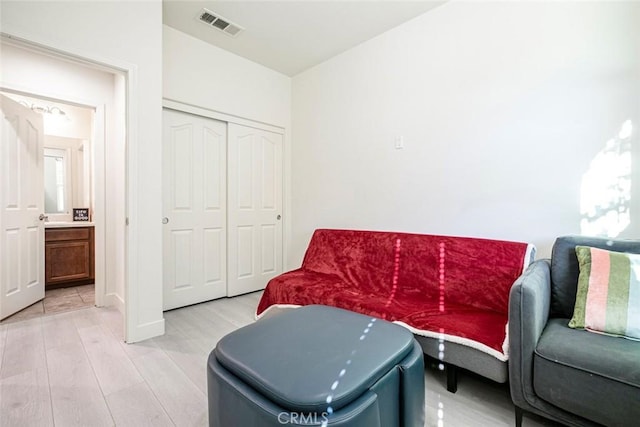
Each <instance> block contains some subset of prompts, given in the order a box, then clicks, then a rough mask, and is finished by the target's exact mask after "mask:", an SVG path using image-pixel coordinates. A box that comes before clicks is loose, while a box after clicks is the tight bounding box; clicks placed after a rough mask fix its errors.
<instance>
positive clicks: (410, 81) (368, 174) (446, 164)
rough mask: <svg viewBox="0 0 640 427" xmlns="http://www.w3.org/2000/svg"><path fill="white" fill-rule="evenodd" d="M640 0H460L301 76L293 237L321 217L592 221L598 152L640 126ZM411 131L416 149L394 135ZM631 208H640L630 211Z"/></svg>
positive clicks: (333, 221)
mask: <svg viewBox="0 0 640 427" xmlns="http://www.w3.org/2000/svg"><path fill="white" fill-rule="evenodd" d="M638 22H640V3H609V2H607V3H605V2H593V3H586V2H585V3H583V2H528V3H524V2H520V3H507V2H493V3H490V2H477V3H475V2H474V3H471V2H452V3H447V4H445V5H443V6H441V7H439V8H436V9H434V10H432V11H429V12H427V13H426V14H424V15H422V16H420V17H418V18H416V19H414V20H412V21H410V22H408V23H406V24H403V25H401V26H400V27H397V28H395V29H393V30H391V31H389V32H387V33H385V34H383V35H381V36H379V37H377V38H375V39H372V40H369V41H367V42H365V43H363V44H362V45H360V46H357V47H355V48H353V49H351V50H349V51H347V52H345V53H344V54H341V55H339V56H337V57H335V58H332V59H330V60H329V61H327V62H325V63H323V64H320V65H318V66H316V67H315V68H312V69H310V70H308V71H306V72H304V73H301V74H300V75H297V76H295V77H294V79H293V141H294V144H293V176H292V182H293V218H294V223H293V234H292V237H293V250H292V257H291V259H290V264H291V265H299V263H300V260H301V257H302V255H303V252H304V249H305V248H306V245H307V242H308V239H309V237H310V235H311V233H312V231H313V230H314V229H315V228H318V227H345V228H347V227H354V228H361V229H382V230H399V231H411V232H424V233H431V234H450V235H468V236H479V237H487V238H499V239H509V240H520V241H528V242H533V243H535V244H536V245H537V246H538V250H539V256H548V255H549V254H550V247H551V245H552V244H553V241H554V239H555V237H556V236H559V235H564V234H570V233H575V234H578V233H580V211H579V209H580V205H579V203H580V183H581V178H582V175H583V174H584V173H585V172H586V170H587V169H588V167H589V162H590V160H591V159H592V158H593V157H594V156H595V155H596V153H598V151H599V150H600V149H601V148H603V147H604V145H605V143H606V141H608V140H609V139H610V138H612V137H614V136H616V135H617V133H618V131H619V129H620V126H621V125H622V123H623V122H624V121H625V120H627V119H631V120H632V122H633V124H634V125H635V134H634V137H633V138H634V146H635V149H634V150H635V154H634V156H635V158H634V164H635V165H636V166H635V171H634V174H635V178H634V179H635V182H634V184H633V189H634V193H635V197H634V198H633V199H632V203H633V206H632V208H633V209H634V210H633V212H635V218H636V219H635V221H634V222H633V223H632V224H631V226H630V227H628V228H627V230H626V231H625V233H624V234H623V236H635V237H636V238H637V237H638V234H639V231H640V223H639V222H640V220H639V219H638V218H640V216H639V215H638V212H640V191H638V190H639V189H640V167H638V166H637V165H638V164H640V155H639V149H638V142H640V138H638V136H637V135H638V131H640V25H638ZM397 136H403V137H404V144H405V148H404V149H403V150H395V149H394V139H395V137H397ZM632 217H634V215H633V213H632Z"/></svg>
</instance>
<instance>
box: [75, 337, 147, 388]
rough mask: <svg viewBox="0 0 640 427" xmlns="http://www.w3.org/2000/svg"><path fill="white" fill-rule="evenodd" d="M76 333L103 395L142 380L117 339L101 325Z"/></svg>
mask: <svg viewBox="0 0 640 427" xmlns="http://www.w3.org/2000/svg"><path fill="white" fill-rule="evenodd" d="M78 333H79V334H80V339H81V340H82V344H83V345H84V349H85V351H86V352H87V356H88V357H89V362H90V363H91V366H92V367H93V372H94V374H95V376H96V378H97V379H98V383H99V384H100V388H101V389H102V393H103V394H104V395H105V396H108V395H109V394H111V393H114V392H116V391H119V390H123V389H125V388H129V387H131V386H132V385H135V384H139V383H141V382H143V379H142V377H141V376H140V375H139V374H138V371H137V370H136V368H135V366H134V365H133V363H132V362H131V359H129V358H128V357H127V354H126V353H125V352H124V350H123V349H122V347H120V344H119V342H118V340H117V339H116V338H115V337H114V336H113V335H111V334H110V333H109V332H105V330H104V329H103V327H102V325H97V326H92V327H88V328H82V329H80V330H79V331H78Z"/></svg>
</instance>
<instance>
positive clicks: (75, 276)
mask: <svg viewBox="0 0 640 427" xmlns="http://www.w3.org/2000/svg"><path fill="white" fill-rule="evenodd" d="M44 240H45V285H46V289H53V288H61V287H66V286H75V285H86V284H91V283H93V282H94V279H95V272H94V270H95V262H94V229H93V227H77V226H76V227H56V228H46V229H45V239H44Z"/></svg>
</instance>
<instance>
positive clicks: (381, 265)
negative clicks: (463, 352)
mask: <svg viewBox="0 0 640 427" xmlns="http://www.w3.org/2000/svg"><path fill="white" fill-rule="evenodd" d="M529 248H530V246H529V245H527V244H526V243H516V242H506V241H497V240H487V239H476V238H464V237H446V236H433V235H422V234H407V233H393V232H375V231H354V230H326V229H321V230H316V232H315V233H314V234H313V237H312V239H311V242H310V243H309V247H308V248H307V252H306V254H305V257H304V261H303V263H302V267H301V268H299V269H297V270H294V271H290V272H288V273H284V274H282V275H280V276H278V277H276V278H274V279H272V280H271V281H270V282H269V283H268V284H267V287H266V289H265V291H264V294H263V296H262V299H261V301H260V304H259V305H258V309H257V314H258V315H260V314H262V313H263V312H264V311H265V310H266V309H267V308H269V307H270V306H272V305H281V304H291V305H308V304H325V305H331V306H335V307H340V308H344V309H348V310H352V311H356V312H359V313H364V314H367V315H372V316H377V317H380V318H383V319H386V320H390V321H396V322H402V323H405V324H407V325H408V326H410V327H411V328H413V329H415V330H417V331H422V332H431V333H440V334H446V335H447V336H455V337H460V338H463V339H469V340H472V341H475V342H477V343H480V344H484V345H485V346H487V347H489V348H491V349H493V350H495V351H497V352H499V353H500V354H503V350H502V344H503V341H504V339H505V326H506V323H507V319H508V302H509V291H510V289H511V286H512V285H513V283H514V281H515V280H516V279H517V278H518V277H519V276H520V275H521V274H522V272H523V271H524V268H525V267H526V265H527V264H528V262H529V259H528V257H529V256H530V255H531V253H530V252H529ZM414 332H416V331H414ZM416 333H420V332H416ZM463 344H464V342H463Z"/></svg>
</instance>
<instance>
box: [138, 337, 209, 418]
mask: <svg viewBox="0 0 640 427" xmlns="http://www.w3.org/2000/svg"><path fill="white" fill-rule="evenodd" d="M133 363H135V365H136V368H138V371H139V372H140V374H141V375H142V377H143V378H144V379H145V381H146V382H147V384H149V387H150V388H151V391H153V393H154V394H155V395H156V397H157V398H158V400H159V401H160V403H161V404H162V406H163V408H164V409H165V411H166V412H167V414H169V417H171V420H172V421H173V422H174V423H175V424H176V425H184V426H206V425H207V411H208V406H207V398H206V396H205V394H204V393H202V392H201V391H200V390H199V389H198V388H197V387H196V386H195V385H194V384H193V383H192V382H191V380H189V378H187V376H186V375H185V374H184V373H183V372H182V371H181V370H180V369H179V368H178V367H177V366H176V364H175V363H173V361H172V360H171V359H170V358H169V356H167V355H166V354H165V353H164V352H163V351H162V350H156V351H152V352H149V353H148V354H146V355H144V356H141V357H138V358H136V359H134V360H133Z"/></svg>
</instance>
